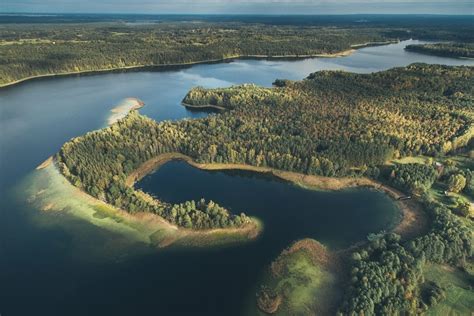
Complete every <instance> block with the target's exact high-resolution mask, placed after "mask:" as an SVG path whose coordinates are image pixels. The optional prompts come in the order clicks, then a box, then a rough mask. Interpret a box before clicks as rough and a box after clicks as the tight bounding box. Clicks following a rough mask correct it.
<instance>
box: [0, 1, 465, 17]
mask: <svg viewBox="0 0 474 316" xmlns="http://www.w3.org/2000/svg"><path fill="white" fill-rule="evenodd" d="M0 12H3V13H8V12H28V13H147V14H357V13H368V14H468V15H474V0H451V1H449V0H428V1H426V0H411V1H409V0H377V1H376V0H253V1H251V0H0Z"/></svg>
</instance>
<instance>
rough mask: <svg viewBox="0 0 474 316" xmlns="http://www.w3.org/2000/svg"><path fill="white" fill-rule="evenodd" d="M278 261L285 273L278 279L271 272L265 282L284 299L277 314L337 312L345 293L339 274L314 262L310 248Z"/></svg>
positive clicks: (282, 257)
mask: <svg viewBox="0 0 474 316" xmlns="http://www.w3.org/2000/svg"><path fill="white" fill-rule="evenodd" d="M277 262H278V263H279V264H283V269H282V271H283V273H281V275H278V276H275V275H273V274H272V273H269V275H268V276H267V280H266V282H264V283H265V284H266V285H267V286H268V287H270V288H272V289H273V290H274V291H275V292H276V293H278V294H280V295H281V296H282V297H283V301H282V305H281V306H280V308H279V309H278V311H277V312H276V313H275V315H330V314H334V313H335V310H336V309H337V304H338V302H339V299H340V297H341V294H342V293H341V290H340V288H339V280H338V277H337V275H336V273H334V272H332V271H329V270H328V269H327V268H326V267H324V266H322V265H321V264H317V263H314V262H313V261H312V260H311V257H310V255H309V253H308V250H306V249H300V250H297V251H295V252H292V253H290V254H285V255H282V256H280V257H279V258H278V259H277ZM259 314H260V315H265V314H264V313H263V312H260V313H259Z"/></svg>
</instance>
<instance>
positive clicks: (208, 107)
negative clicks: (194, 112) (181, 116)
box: [181, 102, 226, 111]
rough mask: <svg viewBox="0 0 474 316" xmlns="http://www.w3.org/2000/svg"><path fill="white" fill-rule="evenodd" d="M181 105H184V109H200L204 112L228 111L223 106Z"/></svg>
mask: <svg viewBox="0 0 474 316" xmlns="http://www.w3.org/2000/svg"><path fill="white" fill-rule="evenodd" d="M181 104H182V105H183V106H184V107H187V108H190V109H199V110H203V109H216V110H220V111H224V110H226V108H225V107H223V106H218V105H212V104H204V105H193V104H189V103H186V102H181Z"/></svg>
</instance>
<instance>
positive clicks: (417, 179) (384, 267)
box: [340, 163, 473, 315]
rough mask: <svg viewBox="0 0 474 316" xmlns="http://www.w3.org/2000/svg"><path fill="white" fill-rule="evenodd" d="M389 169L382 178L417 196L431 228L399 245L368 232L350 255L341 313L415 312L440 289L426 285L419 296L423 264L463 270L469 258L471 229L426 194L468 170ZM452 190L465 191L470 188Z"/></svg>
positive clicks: (400, 166) (389, 236) (385, 236)
mask: <svg viewBox="0 0 474 316" xmlns="http://www.w3.org/2000/svg"><path fill="white" fill-rule="evenodd" d="M389 171H390V172H389V176H388V179H386V180H388V181H389V182H390V183H392V184H394V185H396V186H397V187H399V188H401V189H402V190H403V191H405V192H406V193H412V192H413V191H415V192H416V193H417V194H419V195H420V196H419V198H418V200H419V201H420V202H421V203H422V205H423V209H424V210H425V212H427V214H428V216H429V218H430V220H431V229H430V230H429V231H428V232H427V233H426V234H424V235H422V236H420V237H418V238H415V239H413V240H408V241H406V242H403V243H402V242H401V241H400V237H399V236H398V235H395V234H383V233H382V234H378V235H371V236H369V244H368V245H366V246H363V247H362V248H361V249H359V250H358V251H356V252H354V253H353V254H352V262H351V272H350V286H349V289H348V290H347V292H346V297H345V299H344V302H343V304H342V307H341V309H340V312H341V313H342V314H350V315H352V314H358V315H359V314H361V313H363V314H364V315H381V314H383V315H385V314H420V313H422V312H424V311H426V310H427V309H428V308H429V307H430V306H433V305H434V304H436V303H437V301H438V300H439V299H440V298H441V296H442V295H443V291H444V289H441V288H439V287H438V286H437V285H436V284H429V285H428V287H429V289H430V290H429V293H428V295H426V293H424V294H425V295H422V293H421V290H420V289H421V288H422V287H426V286H427V285H426V284H425V280H424V276H423V270H424V267H425V264H426V263H440V264H449V265H451V266H460V267H464V268H466V267H467V266H468V265H469V264H470V263H468V262H469V261H470V260H472V255H473V248H472V247H473V244H472V229H471V228H470V227H469V226H468V225H467V224H466V223H465V222H463V221H462V220H461V219H460V218H459V217H458V216H457V215H455V212H453V210H452V209H450V208H448V207H447V206H446V205H445V204H443V203H440V202H439V201H437V200H436V199H434V198H433V196H432V194H431V193H429V192H428V190H430V189H431V187H432V185H433V183H434V182H435V181H439V180H441V181H445V180H444V179H450V178H451V176H452V174H453V172H455V174H456V175H460V174H461V173H462V172H464V173H469V174H470V170H469V169H464V168H462V169H459V168H457V167H454V166H451V167H448V168H445V169H444V170H442V171H441V172H438V171H435V169H434V168H433V166H431V165H425V164H419V163H410V164H405V165H403V164H397V165H395V166H393V167H391V170H389ZM449 174H451V176H449ZM383 177H384V176H382V180H383ZM448 181H449V180H448ZM461 182H462V181H461ZM465 184H466V183H465V182H464V186H465ZM458 188H459V189H462V190H465V192H466V193H467V192H469V190H470V189H469V188H467V187H458ZM460 215H462V216H465V215H464V214H460Z"/></svg>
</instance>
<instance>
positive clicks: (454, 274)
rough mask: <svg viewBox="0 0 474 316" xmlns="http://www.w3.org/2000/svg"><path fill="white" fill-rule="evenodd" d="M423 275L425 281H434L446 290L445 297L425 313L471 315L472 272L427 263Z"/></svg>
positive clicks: (472, 306) (473, 279)
mask: <svg viewBox="0 0 474 316" xmlns="http://www.w3.org/2000/svg"><path fill="white" fill-rule="evenodd" d="M424 275H425V279H426V280H427V281H435V282H436V283H438V284H439V285H440V286H441V287H442V288H445V291H446V298H445V299H444V300H442V301H441V302H439V303H438V304H437V305H435V306H434V307H432V308H430V310H429V311H428V312H427V315H432V316H451V315H452V316H454V315H472V313H473V312H474V292H473V290H472V286H473V284H474V277H473V275H472V274H468V273H466V272H463V271H460V270H457V269H454V268H451V267H448V266H444V265H437V264H429V265H427V266H426V268H425V272H424Z"/></svg>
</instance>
